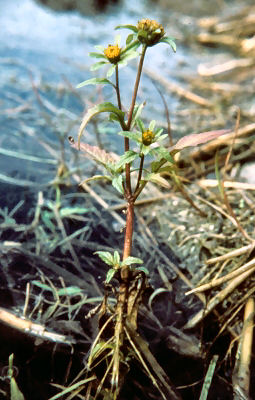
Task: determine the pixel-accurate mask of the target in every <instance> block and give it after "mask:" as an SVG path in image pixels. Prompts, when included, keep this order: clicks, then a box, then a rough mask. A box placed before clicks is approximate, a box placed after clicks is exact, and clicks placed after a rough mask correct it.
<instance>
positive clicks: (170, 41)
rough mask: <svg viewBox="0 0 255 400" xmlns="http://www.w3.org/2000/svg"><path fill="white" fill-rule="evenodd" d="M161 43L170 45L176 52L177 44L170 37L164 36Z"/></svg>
mask: <svg viewBox="0 0 255 400" xmlns="http://www.w3.org/2000/svg"><path fill="white" fill-rule="evenodd" d="M159 42H161V43H167V44H169V45H170V46H171V47H172V49H173V51H174V52H176V44H175V42H174V40H173V39H172V38H170V37H169V36H164V37H163V38H162V39H160V41H159Z"/></svg>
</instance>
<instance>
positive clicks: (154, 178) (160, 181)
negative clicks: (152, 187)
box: [144, 173, 170, 189]
mask: <svg viewBox="0 0 255 400" xmlns="http://www.w3.org/2000/svg"><path fill="white" fill-rule="evenodd" d="M144 180H145V181H149V182H152V183H156V184H157V185H159V186H162V187H164V188H166V189H169V188H170V185H169V183H168V181H167V180H166V179H164V178H163V177H162V176H160V173H151V174H148V175H147V176H146V177H145V178H144Z"/></svg>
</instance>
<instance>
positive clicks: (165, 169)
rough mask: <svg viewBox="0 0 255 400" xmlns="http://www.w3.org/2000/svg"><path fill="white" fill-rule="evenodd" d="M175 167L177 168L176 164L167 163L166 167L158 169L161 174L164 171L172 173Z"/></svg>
mask: <svg viewBox="0 0 255 400" xmlns="http://www.w3.org/2000/svg"><path fill="white" fill-rule="evenodd" d="M174 169H175V167H174V165H173V164H171V165H166V166H165V167H162V168H159V169H158V170H157V172H159V173H161V174H162V172H169V173H170V174H171V173H172V172H173V171H174Z"/></svg>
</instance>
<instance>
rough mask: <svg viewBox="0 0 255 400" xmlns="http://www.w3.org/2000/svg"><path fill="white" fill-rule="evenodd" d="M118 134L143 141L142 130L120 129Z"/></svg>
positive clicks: (137, 141)
mask: <svg viewBox="0 0 255 400" xmlns="http://www.w3.org/2000/svg"><path fill="white" fill-rule="evenodd" d="M118 135H121V136H125V137H127V138H129V139H131V140H134V141H135V142H136V143H139V144H140V143H141V142H142V139H141V132H130V131H120V132H118Z"/></svg>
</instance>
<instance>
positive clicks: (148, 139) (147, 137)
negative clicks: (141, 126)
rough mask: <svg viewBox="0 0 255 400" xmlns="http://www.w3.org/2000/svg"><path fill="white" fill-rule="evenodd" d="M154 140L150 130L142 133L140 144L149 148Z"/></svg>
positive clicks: (153, 134)
mask: <svg viewBox="0 0 255 400" xmlns="http://www.w3.org/2000/svg"><path fill="white" fill-rule="evenodd" d="M154 138H155V133H153V132H152V131H150V130H148V131H144V132H143V133H142V142H143V144H144V145H145V146H149V145H150V144H151V143H152V142H153V139H154Z"/></svg>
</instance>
